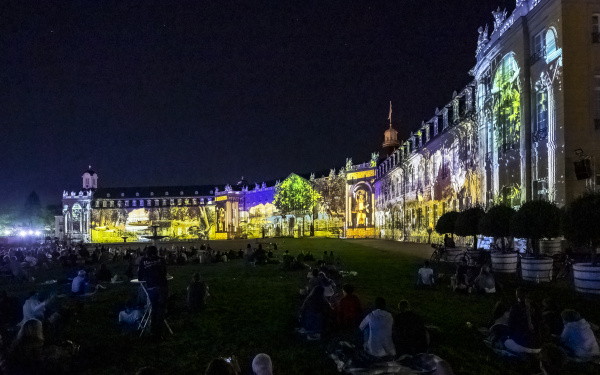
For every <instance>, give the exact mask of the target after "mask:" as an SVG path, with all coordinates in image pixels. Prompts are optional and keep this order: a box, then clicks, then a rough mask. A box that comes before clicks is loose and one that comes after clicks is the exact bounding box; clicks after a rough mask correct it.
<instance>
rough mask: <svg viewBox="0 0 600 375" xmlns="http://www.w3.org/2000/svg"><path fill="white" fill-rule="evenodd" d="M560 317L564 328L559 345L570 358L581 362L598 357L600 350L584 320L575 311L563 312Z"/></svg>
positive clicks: (588, 324) (588, 325)
mask: <svg viewBox="0 0 600 375" xmlns="http://www.w3.org/2000/svg"><path fill="white" fill-rule="evenodd" d="M560 316H561V317H562V319H563V323H564V328H563V331H562V333H561V334H560V344H561V345H562V346H563V348H565V350H566V351H567V353H568V354H569V355H570V356H573V357H576V358H578V359H582V360H588V359H590V358H591V357H597V356H600V348H599V347H598V341H596V336H594V332H593V331H592V328H591V326H590V323H588V322H587V321H586V320H585V319H583V318H582V317H581V315H579V313H578V312H577V311H575V310H570V309H568V310H564V311H563V312H562V313H561V314H560Z"/></svg>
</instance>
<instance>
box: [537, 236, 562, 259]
mask: <svg viewBox="0 0 600 375" xmlns="http://www.w3.org/2000/svg"><path fill="white" fill-rule="evenodd" d="M560 252H562V240H560V239H556V240H543V241H540V254H544V255H548V256H552V255H554V254H559V253H560Z"/></svg>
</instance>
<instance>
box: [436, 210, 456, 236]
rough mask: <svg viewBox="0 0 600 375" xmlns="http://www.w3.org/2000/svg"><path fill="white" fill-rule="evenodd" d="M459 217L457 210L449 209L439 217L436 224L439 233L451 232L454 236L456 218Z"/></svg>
mask: <svg viewBox="0 0 600 375" xmlns="http://www.w3.org/2000/svg"><path fill="white" fill-rule="evenodd" d="M457 217H458V212H456V211H448V212H446V213H445V214H443V215H442V216H440V218H439V219H438V221H437V223H436V224H435V231H436V232H437V233H438V234H441V235H443V234H446V233H450V234H451V235H452V237H454V225H455V223H456V218H457Z"/></svg>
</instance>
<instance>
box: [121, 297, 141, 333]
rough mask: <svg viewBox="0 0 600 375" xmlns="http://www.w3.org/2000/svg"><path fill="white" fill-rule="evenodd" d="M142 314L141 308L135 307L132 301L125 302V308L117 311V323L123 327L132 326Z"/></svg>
mask: <svg viewBox="0 0 600 375" xmlns="http://www.w3.org/2000/svg"><path fill="white" fill-rule="evenodd" d="M142 316H144V312H143V311H142V310H141V309H138V308H136V306H135V303H134V302H133V301H129V302H127V305H126V306H125V310H122V311H120V312H119V325H121V326H124V327H134V326H135V325H136V324H137V323H139V321H140V320H141V319H142Z"/></svg>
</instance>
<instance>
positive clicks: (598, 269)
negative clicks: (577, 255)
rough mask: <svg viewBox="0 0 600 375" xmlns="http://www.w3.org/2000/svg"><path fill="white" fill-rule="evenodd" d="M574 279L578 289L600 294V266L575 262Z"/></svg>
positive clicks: (583, 291)
mask: <svg viewBox="0 0 600 375" xmlns="http://www.w3.org/2000/svg"><path fill="white" fill-rule="evenodd" d="M573 280H574V281H575V290H576V291H578V292H580V293H591V294H600V266H592V264H591V263H575V264H574V265H573Z"/></svg>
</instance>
